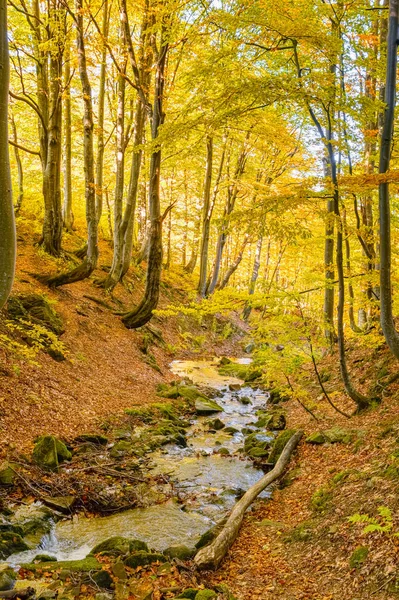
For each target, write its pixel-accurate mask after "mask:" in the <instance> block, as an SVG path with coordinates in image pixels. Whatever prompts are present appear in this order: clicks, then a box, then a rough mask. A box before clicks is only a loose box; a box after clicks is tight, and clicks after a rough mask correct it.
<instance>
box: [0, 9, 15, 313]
mask: <svg viewBox="0 0 399 600" xmlns="http://www.w3.org/2000/svg"><path fill="white" fill-rule="evenodd" d="M9 79H10V61H9V54H8V37H7V1H6V0H0V309H1V308H3V306H4V304H5V303H6V302H7V298H8V296H9V294H10V291H11V288H12V284H13V281H14V274H15V257H16V233H15V220H14V207H13V203H12V190H11V173H10V157H9V151H8V86H9Z"/></svg>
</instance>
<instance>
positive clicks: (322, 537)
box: [0, 241, 399, 600]
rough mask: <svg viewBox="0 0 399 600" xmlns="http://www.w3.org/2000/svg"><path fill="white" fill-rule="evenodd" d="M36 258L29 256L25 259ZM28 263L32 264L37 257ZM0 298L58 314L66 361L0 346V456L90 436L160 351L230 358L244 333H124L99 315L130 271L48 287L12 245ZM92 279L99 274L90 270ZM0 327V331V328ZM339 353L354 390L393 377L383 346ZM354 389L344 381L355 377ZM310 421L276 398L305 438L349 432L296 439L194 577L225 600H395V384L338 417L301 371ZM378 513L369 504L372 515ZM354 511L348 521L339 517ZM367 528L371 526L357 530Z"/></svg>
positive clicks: (167, 297)
mask: <svg viewBox="0 0 399 600" xmlns="http://www.w3.org/2000/svg"><path fill="white" fill-rule="evenodd" d="M38 257H39V258H38ZM38 260H40V264H38ZM18 261H19V264H18V274H17V279H16V285H15V290H14V293H32V292H33V291H34V292H35V293H37V292H39V293H45V294H46V296H47V297H48V298H49V299H50V300H51V301H52V302H54V307H55V308H56V310H57V312H59V313H60V314H61V316H62V318H63V321H64V326H65V333H64V334H63V335H62V336H61V340H62V342H63V345H64V348H65V356H66V360H64V361H62V362H56V361H54V360H53V359H52V358H51V357H50V356H48V355H47V354H45V353H43V352H40V353H39V354H38V356H37V357H36V361H35V364H32V363H29V362H28V361H27V360H26V359H22V358H16V357H15V355H13V354H12V353H11V352H10V350H9V349H4V348H2V347H0V370H1V376H0V432H1V437H2V444H1V447H0V452H1V454H2V455H3V456H4V455H7V454H9V453H10V452H13V451H14V450H18V451H23V452H28V451H30V450H31V448H32V443H33V440H34V438H35V437H36V436H38V435H40V434H44V433H52V434H56V435H60V436H65V437H69V438H70V437H73V436H76V435H79V434H80V433H83V432H87V431H100V426H101V423H102V422H103V421H104V419H105V418H106V417H107V416H109V415H110V414H120V413H123V411H124V409H126V408H132V407H139V406H140V407H141V406H143V405H145V404H151V403H152V402H154V401H155V400H159V398H157V397H156V394H155V387H156V385H157V384H158V383H160V382H165V381H170V380H172V379H173V378H174V377H173V375H172V374H171V373H170V371H169V370H168V364H169V363H170V361H171V360H173V358H186V357H189V356H197V357H201V358H202V357H204V356H214V355H219V356H221V355H238V354H240V353H242V348H243V344H244V343H245V338H244V337H243V331H241V330H240V327H242V326H243V325H242V324H240V322H239V320H238V319H237V320H236V321H235V322H234V328H233V330H232V331H233V332H232V333H231V334H229V335H228V336H226V333H225V331H226V326H227V325H228V322H227V320H226V319H224V318H219V319H218V320H217V327H216V328H215V326H214V322H213V324H212V323H211V322H209V323H204V322H203V323H202V324H200V323H198V321H195V320H194V319H193V318H188V317H179V318H177V317H171V318H169V317H168V318H167V319H166V318H161V319H156V320H154V323H153V325H152V327H154V326H155V328H156V329H157V331H158V333H159V332H160V333H161V337H162V343H159V340H158V341H157V338H156V337H155V339H154V337H151V335H150V337H151V345H150V355H151V357H153V358H154V359H155V363H154V361H153V358H151V360H148V359H149V352H148V348H146V350H145V351H143V347H144V346H146V340H147V341H148V337H146V336H148V335H149V333H151V331H150V330H142V331H128V330H126V329H125V328H124V326H123V325H122V323H121V322H120V319H119V317H118V316H117V315H115V314H114V312H113V311H112V310H110V309H109V308H107V307H106V306H104V305H102V304H101V303H100V304H99V303H98V302H96V301H94V300H93V299H92V298H93V297H95V298H97V300H98V299H99V300H101V301H103V302H105V303H106V304H111V305H112V306H113V307H115V310H121V309H123V308H124V307H125V308H129V307H130V306H132V305H134V303H135V302H136V301H137V299H138V298H139V296H140V292H141V290H142V274H141V272H140V271H139V270H137V271H136V272H134V273H133V276H131V279H130V280H129V282H128V286H127V288H124V287H121V286H119V287H118V288H117V290H116V292H115V296H114V297H109V296H105V295H104V293H103V291H102V290H101V289H99V288H95V287H94V286H93V284H92V283H89V282H82V283H78V284H74V285H72V286H69V287H67V288H62V289H59V290H56V291H51V290H48V289H47V288H45V287H44V286H41V285H40V284H38V283H37V281H36V280H35V279H34V278H33V277H32V276H31V273H35V272H36V273H37V272H40V273H45V272H51V271H53V270H54V267H55V265H56V263H55V261H54V260H53V259H50V258H48V257H45V256H42V255H40V254H38V252H37V250H35V249H33V248H32V247H31V245H30V244H29V243H24V241H21V243H20V252H19V258H18ZM96 275H97V276H98V275H101V272H99V273H97V274H96ZM187 287H189V285H187ZM185 297H186V296H185V291H184V290H183V291H177V290H176V286H173V281H172V282H171V283H168V280H167V278H166V279H165V281H164V285H163V291H162V298H161V306H166V305H167V304H168V303H169V302H171V301H175V302H176V301H184V300H185ZM0 333H1V332H0ZM349 350H350V364H351V367H352V368H353V369H354V370H355V371H356V374H357V380H361V382H362V383H363V384H364V385H365V386H366V387H367V386H369V385H370V386H371V384H372V383H373V382H374V381H375V378H376V371H377V372H379V373H380V374H381V370H383V372H384V375H387V374H388V373H394V372H395V371H396V365H395V364H394V361H393V360H391V358H390V356H389V354H388V352H387V350H386V349H385V348H384V347H381V348H379V349H377V350H373V351H367V352H366V351H365V350H363V351H362V350H359V349H358V348H355V347H354V348H352V349H349ZM322 367H323V369H324V371H327V372H329V374H330V378H329V381H328V382H327V383H326V385H327V386H328V389H329V390H332V391H338V392H340V393H341V396H340V395H338V398H337V402H338V404H339V406H340V408H341V409H345V410H347V411H349V412H351V411H353V408H354V407H353V406H351V404H350V402H348V401H347V400H345V399H344V396H343V394H342V384H341V381H340V378H339V372H338V363H337V360H336V357H334V356H329V357H326V358H325V359H324V361H323V365H322ZM357 383H358V381H357ZM308 387H309V390H310V392H311V394H312V397H313V398H314V404H315V407H316V408H315V413H316V415H317V417H318V419H319V420H318V421H315V420H314V419H312V417H311V416H310V415H309V414H308V413H306V412H305V411H304V410H303V408H302V407H301V406H300V405H299V404H298V403H295V402H294V401H293V400H290V401H288V402H286V403H284V404H283V405H282V406H283V408H284V411H285V413H286V416H287V426H288V427H289V428H295V429H299V428H300V429H303V430H304V431H305V435H306V436H308V435H310V434H312V433H315V432H318V431H323V430H325V429H329V428H331V427H340V428H345V429H347V430H348V429H349V430H350V432H351V435H350V438H349V439H348V440H347V441H346V442H345V443H334V444H322V445H312V444H308V443H306V442H305V437H304V439H303V440H302V442H301V444H300V446H299V450H298V452H297V453H296V455H295V457H294V459H293V461H292V464H291V466H290V469H289V472H288V473H287V476H286V477H285V478H284V480H283V482H281V484H280V485H279V486H278V487H277V488H276V489H275V490H274V492H273V496H272V499H271V500H267V501H263V500H262V501H261V500H259V501H257V502H256V503H255V504H254V507H253V510H251V511H249V512H248V513H247V515H246V517H245V520H244V523H243V526H242V529H241V531H240V534H239V536H238V539H237V541H236V542H235V544H234V545H233V547H232V548H231V550H230V552H229V553H228V556H227V557H226V559H225V561H224V562H223V564H222V566H221V568H220V569H219V570H218V571H217V572H216V573H207V574H204V576H203V578H204V582H205V583H206V584H208V585H216V584H217V583H219V582H220V581H224V582H227V583H228V585H229V588H230V589H231V590H232V591H233V593H234V594H235V595H236V597H237V598H238V599H239V600H250V599H256V598H259V599H260V598H262V599H264V600H272V599H276V598H281V599H282V600H300V599H301V600H341V599H342V598H344V599H345V600H365V599H370V600H390V599H392V600H393V599H395V598H398V597H399V567H398V557H399V555H398V553H399V537H398V535H399V495H398V491H399V490H398V485H399V402H398V395H399V386H398V384H397V383H393V384H392V385H391V386H389V387H388V388H386V390H385V392H384V396H383V401H382V403H381V404H379V405H376V406H375V407H374V408H373V409H372V410H370V411H369V412H367V413H364V414H361V415H354V416H352V417H351V418H350V419H346V418H345V417H343V416H342V415H339V414H338V413H336V412H334V411H333V410H332V408H331V407H330V406H329V405H328V404H327V403H326V402H325V401H324V400H323V399H322V398H321V397H320V390H319V389H318V388H317V386H316V385H315V383H314V382H313V379H312V377H311V376H310V374H309V380H308ZM381 507H383V508H382V509H381ZM356 514H360V515H362V517H360V518H357V519H355V520H357V521H360V522H355V523H352V522H351V521H349V517H352V516H353V515H356ZM367 525H372V526H373V527H371V529H374V531H371V532H368V533H365V532H364V528H365V526H367Z"/></svg>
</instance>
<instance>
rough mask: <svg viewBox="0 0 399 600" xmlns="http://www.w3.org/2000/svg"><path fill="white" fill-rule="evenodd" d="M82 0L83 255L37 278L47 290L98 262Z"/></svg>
mask: <svg viewBox="0 0 399 600" xmlns="http://www.w3.org/2000/svg"><path fill="white" fill-rule="evenodd" d="M82 1H83V0H76V3H75V9H76V15H75V19H76V44H77V53H78V64H79V75H80V81H81V85H82V94H83V106H84V112H83V168H84V175H85V203H86V222H87V253H86V258H85V260H84V261H83V263H82V264H81V265H79V266H78V267H76V268H75V269H73V270H72V271H69V272H67V273H61V274H60V275H55V276H53V277H46V278H42V277H40V278H39V279H40V280H42V281H45V282H46V283H47V285H49V286H50V287H58V286H60V285H67V284H70V283H75V282H76V281H81V280H82V279H86V278H87V277H89V276H90V275H91V274H92V272H93V271H94V269H95V268H96V266H97V260H98V225H97V218H96V196H95V180H94V151H93V128H94V123H93V103H92V96H91V86H90V81H89V77H88V74H87V63H86V51H85V44H84V24H83V4H82Z"/></svg>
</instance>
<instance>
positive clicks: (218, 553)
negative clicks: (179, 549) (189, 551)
mask: <svg viewBox="0 0 399 600" xmlns="http://www.w3.org/2000/svg"><path fill="white" fill-rule="evenodd" d="M302 435H303V431H298V432H297V433H295V434H294V435H293V436H292V437H291V438H290V439H289V440H288V442H287V444H286V445H285V448H284V450H283V451H282V453H281V455H280V458H279V459H278V461H277V462H276V465H275V467H274V469H273V470H272V471H270V472H269V473H267V474H266V475H264V476H263V477H262V478H261V479H259V481H257V482H256V483H255V484H254V485H253V486H252V487H250V488H249V490H248V491H247V492H245V494H244V495H243V497H242V498H241V499H240V500H239V501H238V502H237V504H236V505H235V506H234V508H233V510H232V511H231V514H230V516H229V518H228V519H227V521H226V524H225V526H224V527H223V529H222V531H221V532H220V533H219V535H218V536H217V537H216V538H215V539H214V540H213V542H211V543H210V544H209V545H208V546H205V547H204V548H201V549H200V550H199V551H198V552H197V554H196V555H195V557H194V563H195V565H196V567H197V568H198V569H217V568H218V566H219V565H220V563H221V562H222V560H223V558H224V557H225V555H226V554H227V551H228V550H229V548H230V546H231V545H232V543H233V542H234V540H235V539H236V537H237V535H238V532H239V530H240V526H241V523H242V520H243V518H244V514H245V511H246V510H247V508H248V507H249V506H250V505H251V504H252V502H253V501H254V500H255V499H256V498H257V496H259V494H260V493H261V492H263V490H264V489H265V488H267V486H268V485H270V484H271V483H272V482H273V481H275V480H276V479H278V478H279V477H281V475H282V474H283V472H284V470H285V468H286V466H287V465H288V463H289V461H290V458H291V455H292V453H293V451H294V450H295V448H296V446H297V445H298V442H299V440H300V439H301V437H302Z"/></svg>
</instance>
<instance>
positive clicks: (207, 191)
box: [198, 136, 213, 298]
mask: <svg viewBox="0 0 399 600" xmlns="http://www.w3.org/2000/svg"><path fill="white" fill-rule="evenodd" d="M212 164H213V139H212V138H211V137H210V136H207V138H206V168H205V181H204V205H203V209H202V237H201V251H200V278H199V284H198V293H199V295H200V296H201V297H202V298H204V297H205V292H206V278H207V272H208V252H209V233H210V227H211V218H212V212H211V183H212Z"/></svg>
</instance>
